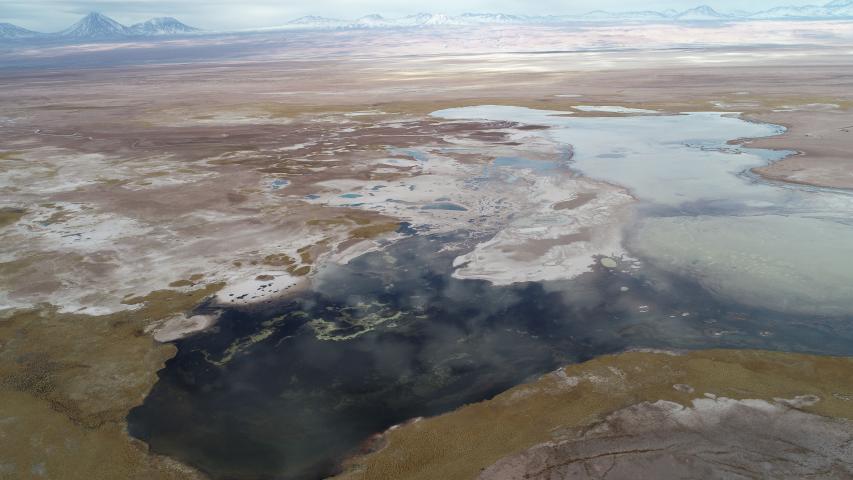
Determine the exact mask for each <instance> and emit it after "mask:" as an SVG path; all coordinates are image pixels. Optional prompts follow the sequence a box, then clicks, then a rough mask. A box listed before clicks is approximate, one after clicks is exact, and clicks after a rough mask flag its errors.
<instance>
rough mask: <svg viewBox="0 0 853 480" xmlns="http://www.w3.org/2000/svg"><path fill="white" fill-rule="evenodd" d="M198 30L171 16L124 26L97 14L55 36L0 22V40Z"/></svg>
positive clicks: (115, 37) (109, 37) (75, 38)
mask: <svg viewBox="0 0 853 480" xmlns="http://www.w3.org/2000/svg"><path fill="white" fill-rule="evenodd" d="M199 31H200V30H199V29H197V28H194V27H190V26H189V25H186V24H184V23H181V22H180V21H178V20H177V19H174V18H172V17H160V18H152V19H150V20H147V21H145V22H141V23H136V24H134V25H131V26H129V27H127V26H124V25H122V24H121V23H119V22H117V21H115V20H113V19H112V18H110V17H108V16H106V15H103V14H101V13H98V12H92V13H89V14H87V15H86V16H85V17H83V18H81V19H80V20H79V21H77V22H76V23H75V24H74V25H71V26H70V27H68V28H66V29H65V30H62V31H60V32H56V33H39V32H34V31H32V30H27V29H25V28H21V27H18V26H16V25H12V24H10V23H0V39H7V40H18V39H44V40H69V41H83V40H120V39H123V38H134V37H154V36H166V35H186V34H191V33H196V32H199Z"/></svg>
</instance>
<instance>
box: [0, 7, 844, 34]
mask: <svg viewBox="0 0 853 480" xmlns="http://www.w3.org/2000/svg"><path fill="white" fill-rule="evenodd" d="M704 1H705V3H708V4H709V5H711V6H712V7H714V8H717V9H718V10H722V11H727V10H728V11H731V10H737V9H749V10H762V9H765V8H769V7H774V6H779V5H789V4H804V3H808V2H803V1H802V0H800V1H797V0H750V1H749V2H744V1H743V0H704ZM826 1H828V0H818V1H815V2H811V3H817V4H820V3H825V2H826ZM702 2H703V0H650V1H649V0H526V1H525V0H430V1H417V0H414V1H401V0H364V1H352V0H312V1H304V0H0V22H10V23H15V24H18V25H20V26H22V27H27V28H31V29H35V30H41V31H54V30H60V29H62V28H65V27H67V26H68V25H70V24H71V23H73V22H74V21H76V20H77V19H78V17H80V16H81V15H83V14H85V13H88V12H90V11H99V12H101V13H104V14H106V15H108V16H110V17H112V18H114V19H116V20H118V21H119V22H122V23H125V24H130V23H134V22H138V21H142V20H146V19H148V18H151V17H157V16H173V17H177V18H178V19H179V20H182V21H184V22H185V23H188V24H191V25H193V26H197V27H200V28H205V29H229V28H250V27H261V26H273V25H279V24H281V23H283V22H286V21H288V20H291V19H293V18H296V17H300V16H303V15H323V16H329V17H336V18H356V17H359V16H362V15H366V14H369V13H381V14H383V15H388V16H397V15H408V14H412V13H418V12H431V13H448V14H459V13H464V12H501V13H541V14H555V15H559V14H573V13H585V12H588V11H591V10H599V9H603V10H664V9H669V8H674V9H677V10H684V9H687V8H692V7H695V6H696V5H698V4H700V3H702Z"/></svg>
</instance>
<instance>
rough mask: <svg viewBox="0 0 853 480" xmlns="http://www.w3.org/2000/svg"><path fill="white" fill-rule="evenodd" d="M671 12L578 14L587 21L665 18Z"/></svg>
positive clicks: (672, 14)
mask: <svg viewBox="0 0 853 480" xmlns="http://www.w3.org/2000/svg"><path fill="white" fill-rule="evenodd" d="M674 15H675V13H673V12H655V11H651V10H644V11H637V12H606V11H604V10H595V11H592V12H589V13H586V14H584V15H581V16H580V19H581V20H588V21H613V20H667V19H670V18H672V16H674Z"/></svg>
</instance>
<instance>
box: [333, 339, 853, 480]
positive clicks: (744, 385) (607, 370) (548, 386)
mask: <svg viewBox="0 0 853 480" xmlns="http://www.w3.org/2000/svg"><path fill="white" fill-rule="evenodd" d="M851 373H853V359H850V358H832V357H817V356H808V355H796V354H784V353H771V352H758V351H726V350H717V351H699V352H691V353H687V354H684V355H669V354H663V353H642V352H636V353H625V354H621V355H615V356H606V357H600V358H597V359H595V360H591V361H589V362H586V363H583V364H578V365H571V366H568V367H565V368H562V369H560V370H558V371H557V372H555V373H552V374H549V375H545V376H543V377H542V378H540V379H539V380H537V381H534V382H532V383H529V384H526V385H520V386H518V387H515V388H512V389H510V390H508V391H506V392H504V393H502V394H500V395H498V396H496V397H495V398H493V399H491V400H487V401H484V402H481V403H476V404H472V405H467V406H465V407H462V408H460V409H458V410H456V411H454V412H451V413H448V414H445V415H441V416H438V417H434V418H429V419H422V420H419V421H416V422H410V423H408V424H405V425H403V426H400V427H399V428H395V429H391V430H389V431H388V432H386V433H385V434H384V435H383V437H382V439H381V442H382V443H381V446H379V448H378V450H376V451H375V452H373V453H368V454H366V455H364V456H360V457H357V458H354V459H352V460H351V461H350V462H349V464H348V465H347V469H346V471H345V473H343V474H341V475H340V476H338V477H335V478H339V479H348V480H355V479H368V478H369V479H371V480H384V479H394V480H410V479H434V478H451V479H463V478H475V477H477V475H479V474H480V473H481V471H482V470H484V469H486V468H488V467H490V466H491V465H493V464H495V462H497V461H499V460H500V459H502V458H505V457H507V456H509V455H513V454H516V453H520V452H523V451H525V450H526V449H528V448H530V447H533V446H534V445H539V444H542V443H544V442H554V441H561V440H570V439H573V438H576V437H577V436H578V435H580V434H583V432H584V431H586V430H587V429H589V428H592V427H593V426H594V425H596V424H597V423H599V422H601V421H602V420H603V419H604V418H605V417H606V416H607V415H608V414H610V413H611V412H615V411H617V410H620V409H624V408H627V407H630V406H632V405H636V404H639V403H641V402H657V401H659V400H665V401H669V402H676V403H678V404H681V405H684V406H690V405H691V403H692V401H693V400H694V399H696V398H702V397H703V395H704V394H705V393H709V394H713V395H715V396H717V397H728V398H732V399H765V400H768V401H771V402H772V401H774V398H786V399H789V398H794V397H797V396H803V395H814V396H817V397H818V398H819V399H820V400H819V401H818V402H817V403H815V404H813V405H808V406H802V407H800V408H801V409H802V411H804V412H809V413H814V414H816V415H823V416H829V417H836V418H844V419H847V420H851V419H853V401H851V398H853V397H852V396H851V388H850V383H849V381H848V379H849V376H850V375H851ZM678 386H681V388H678ZM688 386H689V388H688ZM512 478H516V477H512ZM536 478H540V477H536ZM544 478H551V477H547V476H546V477H544Z"/></svg>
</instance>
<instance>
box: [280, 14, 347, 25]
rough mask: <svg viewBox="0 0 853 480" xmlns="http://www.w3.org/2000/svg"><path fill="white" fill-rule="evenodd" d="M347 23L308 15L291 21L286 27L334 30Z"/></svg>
mask: <svg viewBox="0 0 853 480" xmlns="http://www.w3.org/2000/svg"><path fill="white" fill-rule="evenodd" d="M347 23H349V22H347V21H345V20H338V19H336V18H326V17H319V16H317V15H308V16H306V17H300V18H297V19H296V20H291V21H289V22H287V23H286V24H285V25H286V26H290V27H294V28H334V27H342V26H344V25H346V24H347Z"/></svg>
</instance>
